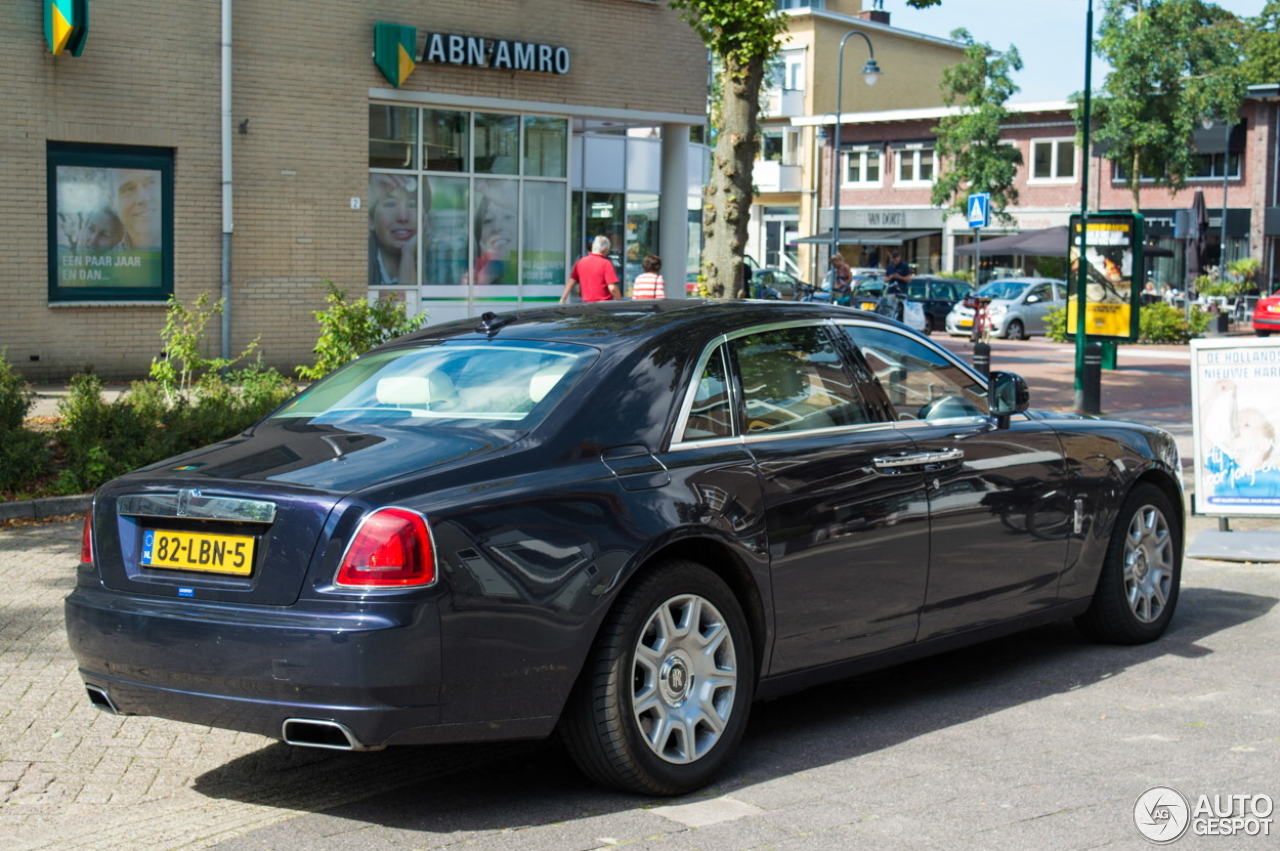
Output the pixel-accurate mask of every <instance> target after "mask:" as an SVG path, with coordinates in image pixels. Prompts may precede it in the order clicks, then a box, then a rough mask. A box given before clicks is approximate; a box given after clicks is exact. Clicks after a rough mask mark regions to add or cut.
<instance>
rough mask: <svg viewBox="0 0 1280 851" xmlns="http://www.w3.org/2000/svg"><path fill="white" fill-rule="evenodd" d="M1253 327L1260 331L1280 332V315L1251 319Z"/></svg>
mask: <svg viewBox="0 0 1280 851" xmlns="http://www.w3.org/2000/svg"><path fill="white" fill-rule="evenodd" d="M1253 327H1254V328H1255V329H1259V330H1262V331H1280V313H1277V314H1275V315H1274V316H1257V315H1255V316H1254V317H1253Z"/></svg>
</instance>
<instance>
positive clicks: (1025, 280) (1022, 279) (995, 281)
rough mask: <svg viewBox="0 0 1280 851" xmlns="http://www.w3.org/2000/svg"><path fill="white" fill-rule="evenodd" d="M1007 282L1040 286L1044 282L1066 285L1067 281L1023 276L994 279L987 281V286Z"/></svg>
mask: <svg viewBox="0 0 1280 851" xmlns="http://www.w3.org/2000/svg"><path fill="white" fill-rule="evenodd" d="M1006 281H1010V282H1012V283H1015V284H1039V283H1044V282H1049V283H1058V284H1065V283H1066V281H1064V280H1062V279H1061V278H1035V277H1030V276H1023V277H1013V278H992V279H991V280H989V281H987V284H1000V283H1004V282H1006ZM983 286H986V284H983Z"/></svg>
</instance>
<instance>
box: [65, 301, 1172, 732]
mask: <svg viewBox="0 0 1280 851" xmlns="http://www.w3.org/2000/svg"><path fill="white" fill-rule="evenodd" d="M779 323H782V324H784V325H785V324H787V323H792V324H798V325H801V326H804V327H814V328H818V329H825V330H823V331H822V333H824V334H828V335H830V339H831V340H832V341H833V344H834V345H835V346H836V348H837V349H838V351H839V353H840V356H841V358H842V362H843V364H844V367H843V368H844V369H846V370H847V371H848V372H847V374H848V380H849V381H850V382H852V384H853V385H854V386H857V387H859V388H860V391H859V392H860V393H862V394H863V396H864V398H865V399H866V401H867V410H868V411H869V412H870V413H871V414H872V415H873V421H871V422H868V423H865V424H862V425H855V426H849V427H841V428H819V429H812V430H805V431H799V432H791V433H786V432H782V433H776V434H767V433H766V434H750V433H741V432H742V430H743V426H742V424H741V423H740V422H737V420H736V419H735V422H737V425H736V426H735V429H736V430H737V431H736V433H735V434H734V435H732V436H728V437H718V438H712V439H694V440H690V439H685V436H684V434H683V433H681V432H680V431H678V429H679V428H680V426H681V424H682V423H684V422H686V421H687V412H688V410H689V405H690V400H691V399H692V398H693V393H694V390H695V389H696V384H697V379H698V370H700V369H701V368H702V366H703V364H705V363H706V357H707V352H709V351H711V350H713V349H714V348H715V347H716V346H718V345H719V344H721V343H722V342H723V341H725V340H726V339H728V335H730V334H739V333H747V332H749V331H752V330H754V329H768V328H774V327H777V326H778V325H779ZM844 328H848V329H851V330H850V331H849V332H848V333H842V332H841V329H844ZM859 328H872V329H876V328H879V329H890V330H891V332H892V333H893V334H895V335H902V336H903V338H904V339H910V340H914V341H918V342H919V344H920V345H926V346H931V344H928V343H927V340H926V338H924V337H922V336H920V335H916V334H914V333H913V332H909V331H907V330H906V329H903V328H901V327H900V326H897V325H895V324H893V323H889V322H887V321H885V320H883V319H881V318H879V317H876V316H874V315H870V314H866V313H863V312H860V311H853V310H846V309H842V308H838V307H830V306H825V305H815V304H800V303H790V302H784V303H772V304H752V303H743V302H705V303H704V302H684V301H680V302H668V301H656V302H646V303H643V304H641V303H625V302H624V303H619V304H611V305H604V306H575V307H565V308H559V309H549V310H535V311H530V312H527V313H523V314H519V315H518V316H515V317H513V319H512V321H511V322H510V323H508V324H504V325H503V326H502V327H500V328H497V329H492V330H489V331H480V330H477V328H476V326H475V324H474V321H471V322H462V323H452V324H449V325H443V326H437V327H434V328H429V329H427V330H424V331H422V332H419V333H417V334H415V335H411V336H410V337H408V338H404V339H402V340H399V341H396V342H394V343H392V344H389V346H391V347H398V346H415V345H422V344H424V343H428V342H430V343H437V342H442V341H449V340H465V341H467V342H468V344H475V345H483V344H484V342H485V341H486V340H491V339H493V338H495V337H497V338H500V339H528V340H558V341H566V342H574V343H578V344H581V345H587V346H590V347H592V348H594V349H596V350H598V352H599V355H598V358H597V360H596V362H595V364H594V365H593V366H592V367H591V368H590V370H589V371H588V372H587V373H586V374H585V375H584V376H583V377H582V378H581V380H580V383H579V384H578V385H575V387H574V388H573V392H571V393H569V394H567V395H566V397H565V398H564V399H563V400H562V401H561V402H560V403H559V404H558V405H557V406H556V407H555V408H554V409H553V410H552V411H551V412H550V413H549V414H548V415H547V416H546V418H545V420H543V421H542V423H541V424H540V425H539V426H538V427H537V428H536V429H534V430H532V431H529V432H519V431H503V430H501V429H486V430H478V429H477V430H466V429H458V430H454V431H449V432H448V433H447V434H441V433H438V432H437V431H434V430H428V431H427V432H425V433H424V432H421V431H417V432H414V431H411V430H408V429H396V428H392V427H378V428H373V427H368V428H364V429H362V430H360V431H358V432H355V431H350V430H347V431H344V430H343V429H341V428H333V429H328V428H320V427H317V426H307V425H305V424H289V423H284V424H279V425H277V424H271V423H270V422H268V423H264V424H260V425H259V426H257V427H256V428H255V429H253V430H251V431H250V432H247V433H246V434H245V435H242V436H240V437H237V438H235V439H233V440H230V441H226V442H224V443H222V444H218V445H216V446H214V447H209V448H207V449H204V450H199V451H198V452H196V453H191V454H189V455H187V456H183V457H181V458H178V459H171V460H170V461H167V462H165V463H164V464H160V465H155V466H153V467H150V468H147V469H144V470H140V471H137V472H135V473H132V474H129V475H128V476H125V477H122V478H121V479H118V480H115V481H113V482H111V483H109V484H108V485H106V486H104V487H103V488H102V489H101V490H100V491H99V492H98V494H97V495H96V497H95V507H94V511H93V534H94V553H95V561H94V562H93V563H91V564H88V565H85V566H83V567H82V569H81V570H80V571H79V572H78V574H77V587H76V589H75V591H74V592H73V593H72V594H71V596H70V597H68V599H67V604H66V608H67V624H68V636H69V640H70V644H71V647H72V650H73V652H74V653H75V654H76V657H77V659H78V661H79V665H80V670H81V675H82V677H83V678H84V679H85V681H86V682H87V683H89V684H90V685H92V686H95V687H97V688H100V689H103V690H104V691H105V692H106V693H108V694H109V695H110V697H111V700H112V701H113V702H114V703H115V705H116V706H118V708H119V710H120V711H121V712H124V713H140V714H155V715H161V716H164V717H170V718H176V719H178V720H184V721H190V722H193V723H201V724H211V725H215V726H221V727H228V728H230V729H237V730H246V731H250V732H255V733H260V734H263V735H267V736H274V737H280V736H281V725H282V724H283V723H284V722H285V721H286V719H290V718H298V717H304V718H323V719H332V720H334V721H337V722H340V723H342V724H344V725H346V726H347V727H348V728H350V729H351V730H352V731H353V732H354V734H355V737H356V739H357V741H358V742H359V743H361V745H362V746H367V747H380V746H383V745H386V744H398V743H413V742H443V741H464V740H481V739H499V738H514V737H528V736H543V735H547V734H549V733H550V732H551V731H552V729H553V728H554V727H555V725H556V723H557V721H558V719H559V717H560V713H561V711H562V709H563V707H564V705H565V701H566V699H567V696H568V694H569V692H570V690H571V689H572V687H573V685H574V683H575V682H576V681H577V679H578V676H579V673H580V671H581V670H582V666H583V663H584V660H585V659H586V657H587V655H588V653H589V651H590V649H591V647H592V645H593V643H594V641H595V640H596V634H597V631H598V630H599V628H600V624H601V622H602V621H603V619H604V618H605V616H606V614H607V612H608V611H609V609H610V607H611V606H612V604H613V602H614V601H615V600H616V599H617V598H618V595H619V594H620V592H621V591H622V589H624V588H626V587H627V585H628V583H629V582H631V581H632V580H633V578H635V577H636V576H637V575H639V574H642V573H643V572H644V570H645V569H646V567H647V566H649V565H652V564H654V563H655V562H656V561H658V560H660V559H664V558H671V557H676V556H678V557H680V558H685V559H690V560H694V561H698V562H700V563H703V564H706V565H708V566H711V567H712V568H713V569H714V570H715V571H716V572H717V573H718V574H719V575H720V576H721V577H722V578H724V580H725V581H726V582H727V583H728V585H729V586H730V587H731V588H732V589H733V591H734V593H735V596H736V597H737V598H738V599H739V601H740V602H741V606H742V609H743V611H744V613H745V614H746V617H747V621H748V623H749V624H750V628H751V631H752V636H753V641H752V645H753V646H754V648H755V652H756V657H757V670H758V671H759V683H758V689H757V694H758V695H760V696H768V695H771V694H779V693H782V692H784V691H787V690H789V689H793V688H798V687H802V686H804V685H808V684H810V683H813V682H821V681H824V680H828V679H832V678H835V677H838V676H843V675H845V674H847V673H850V672H852V671H854V670H865V669H869V668H874V667H879V666H882V665H884V664H889V663H891V662H893V661H895V660H897V659H899V658H902V655H901V654H902V653H903V652H909V653H911V654H916V655H919V654H923V653H926V652H936V651H937V650H940V649H945V648H947V647H950V646H959V645H960V644H963V643H967V642H970V641H973V640H977V639H978V638H981V637H983V636H985V635H989V634H993V633H994V632H996V631H1008V630H1011V629H1014V628H1017V627H1020V626H1025V625H1027V624H1028V623H1031V622H1038V621H1045V620H1051V619H1054V618H1058V617H1063V616H1069V615H1072V614H1078V613H1079V612H1080V611H1082V610H1083V608H1084V606H1085V605H1087V603H1088V600H1089V595H1090V594H1091V593H1092V585H1093V583H1094V582H1095V581H1096V577H1097V571H1098V566H1099V564H1100V563H1101V553H1102V552H1104V551H1105V548H1106V544H1107V541H1108V540H1109V535H1110V532H1111V525H1112V524H1113V523H1114V515H1115V512H1116V511H1117V510H1118V509H1117V507H1118V504H1119V501H1120V500H1121V499H1122V498H1123V496H1124V494H1125V493H1126V492H1127V491H1128V490H1129V489H1130V488H1131V487H1132V486H1133V485H1134V484H1135V483H1136V482H1138V481H1139V480H1150V481H1153V482H1157V483H1158V484H1159V486H1160V487H1162V488H1163V489H1165V490H1166V491H1167V492H1168V493H1170V494H1171V496H1173V497H1176V498H1177V499H1178V502H1177V503H1176V504H1178V505H1181V501H1180V494H1179V487H1180V484H1179V481H1178V478H1177V469H1178V467H1177V464H1176V448H1175V447H1174V446H1173V442H1172V438H1170V437H1169V436H1168V435H1167V434H1165V433H1164V432H1161V431H1159V430H1158V429H1151V428H1145V427H1142V426H1135V425H1131V424H1123V425H1121V424H1106V423H1101V422H1092V421H1086V420H1079V419H1072V418H1065V417H1057V418H1055V417H1046V416H1043V415H1039V414H1028V415H1025V416H1021V417H1017V418H1015V420H1014V422H1013V423H1012V424H1011V426H1010V428H1008V429H1000V428H997V427H996V425H995V424H994V423H993V422H992V420H991V419H990V418H987V417H979V418H972V417H962V418H959V419H942V420H939V421H937V422H928V421H926V420H916V421H914V422H913V423H906V424H904V423H902V422H895V417H894V415H893V412H892V404H891V403H890V402H889V401H888V399H887V397H886V396H885V391H884V390H883V388H882V387H881V386H880V384H879V382H878V380H877V379H876V377H875V376H874V375H873V374H872V373H871V372H870V370H869V368H868V366H867V364H866V362H865V360H864V359H863V357H862V356H861V354H860V352H859V349H858V348H857V345H856V343H855V341H856V340H857V329H859ZM931 351H934V352H935V353H936V356H937V357H939V358H945V359H947V360H948V362H950V363H951V364H952V367H951V368H953V369H955V370H959V371H960V372H961V373H963V374H964V375H965V376H967V378H966V380H967V381H970V382H971V383H973V384H974V386H976V387H977V386H981V385H982V382H983V379H982V378H981V377H980V376H978V375H977V374H976V373H973V372H972V370H970V369H969V368H968V367H966V366H964V365H963V364H959V363H958V362H955V361H954V359H953V358H952V357H951V356H950V355H948V354H946V353H945V352H942V350H940V349H936V347H932V348H931ZM734 387H735V388H736V389H735V390H734V391H733V392H734V393H735V394H741V392H742V391H741V387H740V386H738V385H734ZM735 416H737V415H735ZM335 441H336V442H337V444H338V449H340V450H341V451H337V450H336V449H335V446H334V443H335ZM956 448H961V449H962V450H963V452H964V460H963V461H962V462H957V463H950V462H948V463H945V464H942V465H941V466H936V465H933V466H931V465H928V464H925V465H916V466H915V467H911V468H904V469H905V472H903V473H901V474H899V473H896V472H895V473H892V474H886V473H885V472H884V471H883V470H882V469H880V468H879V467H878V463H879V460H880V459H882V458H883V457H885V456H886V455H888V456H890V457H892V456H894V455H897V454H901V453H918V452H921V451H924V452H932V451H934V450H939V451H946V450H954V449H956ZM192 463H200V464H203V465H204V466H203V467H200V468H199V469H198V471H196V472H194V473H193V472H192V471H184V472H181V473H179V472H178V471H175V470H174V469H173V468H174V467H186V466H189V465H190V464H192ZM183 488H196V489H199V490H201V491H204V492H206V493H212V494H219V495H223V496H227V497H237V498H245V499H256V500H260V499H270V500H271V501H273V502H275V503H276V505H277V519H276V520H275V522H274V523H273V524H271V526H270V528H268V529H255V528H252V524H243V523H241V524H239V525H237V524H236V523H234V522H233V523H230V524H228V525H227V526H225V527H223V526H219V527H218V528H219V529H224V528H225V529H228V530H233V531H236V532H239V533H242V534H243V533H246V531H247V533H250V534H255V535H257V536H258V539H259V542H260V543H259V548H258V549H259V555H258V564H257V565H255V571H254V573H253V575H252V576H251V577H250V578H248V579H247V580H246V579H244V578H240V577H227V576H217V575H213V576H205V575H201V576H195V575H192V574H187V573H182V572H164V571H155V570H145V569H140V568H139V567H138V566H137V564H136V562H137V558H136V543H135V541H136V538H137V535H138V520H137V518H133V517H128V516H121V515H119V514H118V513H117V512H116V510H115V509H116V506H117V504H118V503H119V500H120V498H121V497H122V496H125V495H129V494H138V493H168V494H172V493H175V492H176V491H179V490H180V489H183ZM390 505H394V506H400V507H404V508H407V509H409V510H412V511H416V512H420V513H421V514H422V515H423V516H425V517H427V518H428V519H429V522H430V526H431V533H432V536H433V539H434V543H435V548H436V557H437V570H438V572H439V581H438V582H437V583H436V584H434V585H433V586H431V587H429V588H419V589H409V590H385V591H382V590H380V591H377V592H364V593H355V592H352V591H351V590H348V589H342V588H339V587H336V586H335V585H334V584H333V577H334V575H335V572H336V568H337V565H338V562H339V560H340V558H341V556H342V552H343V550H344V548H345V546H346V543H347V542H348V541H349V539H350V537H351V535H352V534H353V532H354V530H355V529H356V527H357V526H358V524H359V523H360V521H361V519H362V518H363V517H365V516H367V515H368V514H369V513H370V512H371V511H374V510H377V509H378V508H380V507H383V506H390ZM1082 512H1083V514H1082ZM1036 515H1039V516H1041V517H1045V516H1048V517H1049V518H1050V519H1049V520H1048V521H1047V522H1046V524H1045V525H1043V526H1041V525H1038V524H1036V523H1033V521H1032V517H1033V516H1036ZM1082 516H1083V517H1084V518H1085V522H1084V523H1083V525H1082V526H1081V530H1080V531H1079V532H1075V531H1067V532H1065V533H1064V532H1063V528H1064V527H1063V524H1064V523H1066V525H1067V527H1070V526H1071V523H1072V522H1079V521H1080V519H1081V517H1082ZM1064 518H1068V519H1066V520H1064ZM148 522H154V521H148ZM158 522H161V523H165V524H171V525H172V526H174V527H175V528H176V527H185V526H187V525H189V523H190V522H191V521H190V520H188V519H184V518H182V517H180V516H175V517H173V518H168V519H165V520H162V521H158ZM183 591H187V592H190V593H189V594H186V595H184V594H183Z"/></svg>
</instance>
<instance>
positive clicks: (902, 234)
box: [790, 228, 942, 245]
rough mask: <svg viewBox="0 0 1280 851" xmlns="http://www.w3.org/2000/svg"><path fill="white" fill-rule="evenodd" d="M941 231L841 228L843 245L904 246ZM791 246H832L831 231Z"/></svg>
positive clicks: (805, 238)
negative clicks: (905, 243)
mask: <svg viewBox="0 0 1280 851" xmlns="http://www.w3.org/2000/svg"><path fill="white" fill-rule="evenodd" d="M940 233H942V231H940V230H845V229H844V228H840V244H841V245H902V244H903V243H904V242H910V241H911V240H913V239H920V238H922V237H926V236H937V235H938V234H940ZM790 244H791V245H830V244H831V231H826V232H825V233H819V234H814V235H813V236H806V237H804V238H803V239H793V240H791V243H790Z"/></svg>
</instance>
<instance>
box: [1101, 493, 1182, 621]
mask: <svg viewBox="0 0 1280 851" xmlns="http://www.w3.org/2000/svg"><path fill="white" fill-rule="evenodd" d="M1178 522H1179V521H1178V515H1177V514H1175V513H1174V510H1173V506H1172V504H1170V502H1169V498H1168V497H1167V496H1165V494H1164V492H1163V491H1161V490H1160V489H1159V488H1157V487H1155V486H1154V485H1151V484H1145V483H1144V484H1140V485H1138V486H1137V487H1135V488H1134V489H1133V490H1132V491H1131V492H1130V493H1129V495H1128V497H1126V498H1125V501H1124V505H1123V506H1122V507H1121V509H1120V513H1119V514H1118V515H1117V518H1116V526H1115V529H1113V530H1112V533H1111V541H1110V543H1109V544H1108V546H1107V555H1106V559H1105V560H1104V561H1103V564H1102V571H1101V573H1099V574H1098V585H1097V588H1096V589H1095V590H1094V592H1093V602H1092V603H1090V605H1089V608H1088V610H1087V611H1085V613H1084V614H1082V615H1080V616H1079V617H1078V618H1076V625H1077V626H1078V627H1079V628H1080V630H1081V631H1082V632H1084V634H1085V635H1087V636H1089V637H1090V638H1092V639H1093V640H1095V641H1105V642H1108V643H1111V644H1145V643H1146V642H1148V641H1154V640H1155V639H1157V638H1159V637H1160V636H1161V635H1163V634H1164V631H1165V629H1167V628H1168V626H1169V621H1170V620H1171V619H1172V618H1173V612H1174V609H1175V608H1177V605H1178V588H1179V584H1180V582H1181V578H1182V529H1181V528H1179V525H1178Z"/></svg>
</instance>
